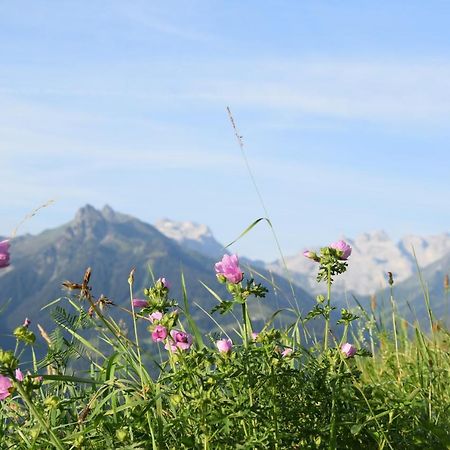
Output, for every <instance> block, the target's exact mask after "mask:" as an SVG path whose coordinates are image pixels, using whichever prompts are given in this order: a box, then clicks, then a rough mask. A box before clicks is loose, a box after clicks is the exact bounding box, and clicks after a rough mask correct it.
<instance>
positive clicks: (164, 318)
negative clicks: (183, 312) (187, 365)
mask: <svg viewBox="0 0 450 450" xmlns="http://www.w3.org/2000/svg"><path fill="white" fill-rule="evenodd" d="M170 288H171V285H170V283H169V282H168V281H167V279H166V278H159V279H158V280H157V281H156V283H155V285H154V287H152V288H151V289H146V290H145V294H146V296H147V297H148V299H147V300H144V299H139V298H135V299H133V300H132V303H133V308H140V309H143V311H144V312H150V311H151V313H150V314H149V315H148V317H145V318H146V319H147V320H148V321H149V322H150V323H151V325H150V326H149V327H148V330H149V332H150V335H151V337H152V340H153V342H162V343H164V344H165V346H164V347H165V349H166V350H169V351H171V352H176V351H177V350H183V351H186V350H189V349H190V348H191V346H192V341H193V340H192V336H191V335H190V334H188V333H185V332H184V331H180V330H177V329H176V328H175V326H176V324H177V321H178V315H179V312H178V309H175V310H173V311H171V312H169V308H170V307H171V306H175V304H174V303H173V302H171V301H169V300H168V294H169V290H170Z"/></svg>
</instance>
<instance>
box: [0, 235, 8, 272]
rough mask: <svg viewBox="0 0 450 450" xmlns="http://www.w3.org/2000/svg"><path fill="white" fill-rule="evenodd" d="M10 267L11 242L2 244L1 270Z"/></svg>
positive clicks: (0, 254) (0, 244) (0, 243)
mask: <svg viewBox="0 0 450 450" xmlns="http://www.w3.org/2000/svg"><path fill="white" fill-rule="evenodd" d="M8 266H9V241H8V240H6V241H1V242H0V269H1V268H3V267H8Z"/></svg>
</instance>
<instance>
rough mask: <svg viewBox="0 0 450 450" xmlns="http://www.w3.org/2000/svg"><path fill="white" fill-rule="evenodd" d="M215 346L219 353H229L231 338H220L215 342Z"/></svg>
mask: <svg viewBox="0 0 450 450" xmlns="http://www.w3.org/2000/svg"><path fill="white" fill-rule="evenodd" d="M216 346H217V349H218V350H219V352H220V353H230V352H231V349H232V348H233V342H231V339H220V340H218V341H217V342H216Z"/></svg>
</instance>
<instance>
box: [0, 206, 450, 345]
mask: <svg viewBox="0 0 450 450" xmlns="http://www.w3.org/2000/svg"><path fill="white" fill-rule="evenodd" d="M347 241H348V242H349V243H350V244H351V245H352V247H353V252H352V255H351V257H350V259H349V270H348V272H347V273H346V274H344V275H343V276H342V280H339V279H337V281H336V283H335V286H334V289H335V290H334V301H335V302H336V304H337V306H345V305H346V304H347V303H349V304H350V305H351V306H354V305H355V303H354V301H353V298H352V296H353V295H355V296H356V297H357V298H358V300H359V301H360V302H361V303H362V304H364V305H368V304H369V301H370V296H371V295H373V294H376V296H377V299H378V304H379V305H382V304H385V305H389V291H388V290H387V289H386V288H387V283H386V272H387V271H391V272H393V273H394V279H395V284H394V291H395V296H396V300H397V302H398V305H399V309H400V311H401V312H402V314H404V315H406V316H409V317H411V318H415V317H417V318H419V320H425V319H426V315H427V314H426V306H425V303H424V301H423V298H424V294H423V289H422V286H421V280H420V278H419V276H418V273H417V269H416V260H415V257H414V251H415V254H416V256H417V261H418V263H419V265H420V266H423V269H422V271H421V273H422V277H423V280H424V283H425V288H426V289H427V290H428V292H429V294H430V300H431V305H432V307H433V310H434V312H435V315H436V318H439V319H442V318H448V309H449V308H448V295H447V296H446V295H445V293H444V283H443V280H444V276H445V275H446V274H447V273H448V272H449V267H450V235H449V234H448V233H444V234H441V235H437V236H429V237H418V236H410V237H405V238H403V239H401V240H400V241H399V242H394V241H392V240H391V239H389V237H388V236H387V234H386V233H384V232H374V233H366V234H364V235H361V236H358V237H357V238H355V239H347ZM11 244H12V245H11V266H10V267H8V268H7V269H3V270H2V271H0V306H1V305H2V304H3V303H5V302H7V301H8V300H9V302H8V306H7V308H6V310H4V311H2V312H1V313H0V336H1V339H2V342H3V340H4V339H6V338H5V336H6V335H8V333H10V331H11V330H12V329H13V328H14V327H15V326H17V325H18V324H20V323H21V322H22V321H23V320H24V318H25V317H29V318H31V319H32V320H33V321H34V322H39V323H40V324H41V325H43V326H44V328H51V327H52V323H51V321H50V319H49V314H48V311H47V310H46V311H41V309H42V308H43V307H44V306H45V305H47V304H48V303H49V302H51V301H52V300H54V299H57V298H59V297H65V296H67V295H68V293H67V292H65V291H64V290H63V289H62V288H61V283H62V282H63V281H65V280H70V281H74V282H79V281H81V279H82V277H83V274H84V271H85V269H86V268H87V267H91V268H92V277H91V281H92V286H93V293H94V294H95V295H97V296H99V295H100V294H104V295H106V296H107V297H108V298H110V299H111V300H112V301H113V302H114V303H115V304H116V305H118V306H124V307H128V305H129V301H130V300H129V286H128V282H127V280H128V276H129V273H130V270H131V269H132V268H136V273H135V286H134V290H135V297H141V296H142V291H143V289H144V287H148V286H149V285H150V284H151V275H150V270H149V268H151V271H152V272H153V274H154V276H155V277H156V278H158V277H160V276H164V277H166V278H167V279H169V280H170V281H171V282H172V286H173V288H172V289H171V293H172V294H173V297H174V298H178V299H181V298H182V290H181V283H180V277H181V273H183V275H184V277H185V280H186V284H187V290H188V297H189V302H190V305H191V306H190V307H191V310H192V313H193V315H194V318H195V319H196V321H198V322H199V324H200V327H201V328H202V329H203V331H204V332H205V333H206V332H208V331H211V330H214V329H216V330H217V327H216V324H215V322H214V320H213V319H212V318H211V317H210V316H209V315H208V314H207V313H209V312H210V311H211V309H212V308H213V307H214V306H215V305H216V304H217V300H216V299H215V298H214V297H213V296H212V295H211V294H210V293H209V292H208V291H207V290H206V289H205V287H204V286H203V285H202V284H201V283H200V281H202V282H203V283H205V284H206V285H207V286H209V287H211V288H212V289H214V290H215V291H216V292H217V293H218V295H219V296H221V297H222V298H225V297H226V296H227V293H226V291H225V289H224V287H223V286H222V285H220V284H218V283H217V280H216V277H215V273H214V263H215V262H216V261H217V260H219V259H220V258H221V257H222V255H223V254H224V253H225V251H226V250H225V249H224V248H223V245H222V244H221V243H219V242H218V241H217V240H216V239H215V238H214V235H213V233H212V232H211V230H210V229H209V228H208V227H207V226H205V225H198V224H196V223H194V222H174V221H170V220H169V219H164V220H160V221H158V222H157V223H156V224H155V225H150V224H148V223H144V222H142V221H140V220H138V219H136V218H134V217H131V216H128V215H125V214H121V213H118V212H116V211H114V210H113V209H112V208H110V207H108V206H105V207H104V208H103V209H102V210H97V209H95V208H94V207H92V206H89V205H86V206H85V207H83V208H81V209H79V210H78V212H77V213H76V215H75V217H74V219H73V220H72V221H70V222H68V223H66V224H64V225H62V226H60V227H58V228H55V229H51V230H46V231H44V232H42V233H40V234H37V235H24V236H20V237H17V238H15V239H14V240H13V241H12V243H11ZM412 246H413V247H414V251H413V250H412ZM309 248H311V249H313V250H317V249H318V247H314V246H311V247H309ZM285 261H286V263H287V267H288V269H289V273H288V274H287V273H286V270H285V269H284V265H283V264H281V263H280V261H274V262H271V263H264V262H262V261H252V260H249V259H245V258H241V262H242V267H243V269H244V271H245V272H246V273H247V274H248V275H250V276H251V275H253V276H254V277H255V279H256V280H257V281H263V282H264V284H265V285H268V284H269V283H268V282H267V281H266V280H271V283H272V284H273V286H270V285H269V288H270V292H269V294H268V296H267V298H266V299H264V300H261V301H256V302H253V303H252V304H251V309H252V316H253V317H254V318H255V319H256V321H257V322H258V323H259V325H258V326H261V324H262V323H263V322H264V321H265V320H267V319H268V318H269V317H270V316H271V314H273V313H274V312H275V311H276V310H278V309H280V308H291V307H292V306H293V305H298V306H299V308H300V309H301V310H302V312H307V311H309V310H310V309H311V308H312V307H313V305H314V304H315V301H314V299H313V297H312V296H311V294H309V293H312V294H317V293H324V287H323V285H317V283H316V281H315V274H316V271H317V265H316V264H315V263H314V262H312V261H311V260H308V259H306V258H305V257H304V256H303V254H302V252H299V253H298V254H296V255H293V256H287V257H286V258H285ZM289 278H290V279H291V280H293V282H294V283H293V284H290V283H289V282H288V281H287V279H289ZM62 302H65V304H67V300H64V299H63V300H62ZM0 311H1V308H0ZM205 311H206V312H205ZM125 319H127V317H125ZM214 319H216V320H218V321H219V322H220V323H222V324H223V325H224V326H225V327H232V326H233V323H234V326H235V322H233V320H232V317H231V316H227V317H220V316H219V315H218V314H217V315H216V316H214ZM128 320H129V318H128ZM282 320H285V321H286V320H289V318H286V316H284V318H282Z"/></svg>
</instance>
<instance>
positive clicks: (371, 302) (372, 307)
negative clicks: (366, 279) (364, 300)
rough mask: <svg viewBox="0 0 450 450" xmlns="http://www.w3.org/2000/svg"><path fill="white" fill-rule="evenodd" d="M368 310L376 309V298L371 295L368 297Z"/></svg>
mask: <svg viewBox="0 0 450 450" xmlns="http://www.w3.org/2000/svg"><path fill="white" fill-rule="evenodd" d="M370 308H371V309H372V311H375V310H376V309H377V296H376V295H375V294H372V297H370Z"/></svg>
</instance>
